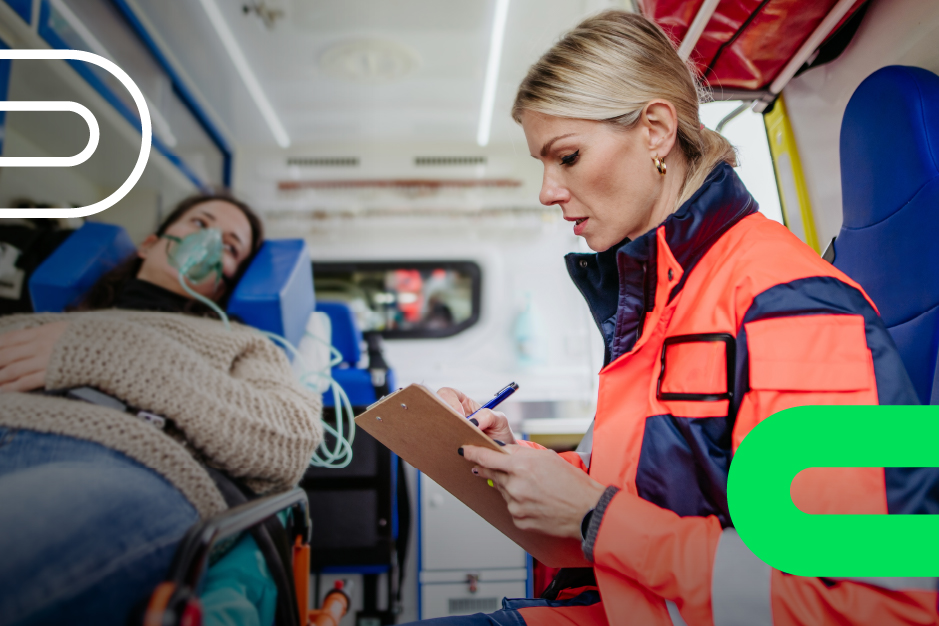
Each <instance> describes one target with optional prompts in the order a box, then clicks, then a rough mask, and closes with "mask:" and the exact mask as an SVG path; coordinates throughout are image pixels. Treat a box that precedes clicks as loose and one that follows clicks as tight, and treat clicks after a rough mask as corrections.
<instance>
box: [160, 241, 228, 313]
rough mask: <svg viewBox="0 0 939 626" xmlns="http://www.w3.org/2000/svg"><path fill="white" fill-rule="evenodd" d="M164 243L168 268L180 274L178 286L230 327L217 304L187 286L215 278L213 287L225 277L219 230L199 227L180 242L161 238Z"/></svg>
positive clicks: (222, 247)
mask: <svg viewBox="0 0 939 626" xmlns="http://www.w3.org/2000/svg"><path fill="white" fill-rule="evenodd" d="M162 237H163V239H166V240H167V244H166V257H167V260H168V261H169V263H170V265H171V266H172V267H174V268H176V269H177V270H178V271H179V284H180V285H182V287H183V289H184V290H185V291H186V293H188V294H189V295H190V296H191V297H192V298H193V299H195V300H198V301H199V302H202V303H203V304H205V305H206V306H208V307H209V308H210V309H212V310H213V311H215V312H216V313H218V316H219V318H220V319H221V320H222V322H224V323H225V327H226V328H230V326H229V323H228V316H227V315H226V314H225V312H224V311H223V310H222V309H221V308H219V306H218V304H216V303H215V302H213V301H212V300H210V299H208V298H206V297H205V296H203V295H201V294H198V293H196V292H195V291H194V290H193V289H192V287H190V286H189V284H187V283H192V284H193V285H201V284H203V283H205V282H207V281H208V280H210V279H212V278H213V276H214V281H215V284H216V285H218V283H219V281H221V280H223V279H224V278H225V276H224V274H223V273H222V251H223V249H224V245H223V244H222V231H220V230H219V229H217V228H202V229H200V230H197V231H196V232H194V233H192V234H190V235H186V236H185V237H183V238H182V239H180V238H179V237H175V236H173V235H162Z"/></svg>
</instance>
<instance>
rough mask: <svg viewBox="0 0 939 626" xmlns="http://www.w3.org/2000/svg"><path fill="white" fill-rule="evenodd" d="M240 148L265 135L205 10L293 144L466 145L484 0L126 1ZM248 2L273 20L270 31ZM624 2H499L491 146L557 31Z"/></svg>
mask: <svg viewBox="0 0 939 626" xmlns="http://www.w3.org/2000/svg"><path fill="white" fill-rule="evenodd" d="M127 2H128V4H129V5H130V6H131V7H132V8H133V9H134V11H135V13H137V14H138V16H139V17H140V18H141V20H142V21H143V22H144V23H145V25H146V26H147V28H148V30H151V31H152V32H154V33H155V34H156V36H157V38H158V39H159V40H160V43H161V48H162V49H164V50H166V51H168V52H169V55H171V56H172V57H174V58H175V61H176V63H175V65H177V66H178V67H181V68H184V71H185V73H186V74H187V76H186V77H185V78H186V79H187V82H189V83H190V84H191V85H193V86H194V87H195V90H196V91H197V92H198V93H199V94H201V95H202V99H203V104H205V106H206V108H207V109H209V110H210V114H211V115H212V117H213V118H214V119H215V121H216V122H217V123H218V125H219V126H220V127H221V128H222V129H223V132H224V133H225V134H227V135H228V137H229V138H230V139H231V140H232V141H233V143H236V144H240V145H246V144H247V145H252V144H253V145H273V144H274V137H273V135H272V131H271V130H270V128H269V125H268V124H267V123H266V122H265V120H264V118H263V117H262V115H261V113H260V108H259V107H258V105H257V103H256V101H255V99H254V98H253V97H252V94H251V93H250V92H249V89H248V88H247V87H246V85H245V82H244V80H243V78H242V77H241V76H240V75H239V73H238V72H237V71H236V67H235V64H234V63H233V60H232V58H231V55H230V53H229V51H228V50H226V48H225V46H224V45H223V43H222V41H221V39H220V37H219V36H218V34H217V32H216V29H215V28H214V25H213V23H212V19H211V17H210V15H209V12H208V11H207V10H206V5H208V4H212V5H214V6H215V7H216V8H217V10H218V12H219V13H220V15H221V17H222V18H223V19H224V22H225V24H226V25H227V27H228V28H229V30H230V32H231V34H232V35H233V38H234V41H235V42H236V43H237V46H238V48H239V49H240V51H241V52H242V54H243V56H244V58H245V59H246V61H247V63H248V65H249V66H250V68H251V70H252V71H253V73H254V75H255V76H256V78H257V80H258V83H259V85H260V88H261V91H262V92H263V93H264V94H265V96H266V98H267V99H268V100H269V102H270V107H271V109H272V110H273V111H274V113H275V114H276V116H277V118H278V119H279V121H280V123H281V124H282V126H283V128H284V129H285V131H286V133H287V135H288V136H289V138H290V143H291V145H292V146H301V145H309V144H318V143H324V142H325V143H335V142H337V141H342V142H381V143H389V142H394V141H404V140H406V141H409V142H465V143H467V144H470V145H472V144H475V143H476V141H475V139H476V134H477V124H478V121H479V117H480V109H481V97H482V92H483V84H484V80H485V75H486V68H487V60H488V54H489V46H490V40H491V38H492V29H493V20H494V13H495V8H496V5H497V2H496V0H471V1H465V0H394V1H389V0H341V1H340V0H267V1H266V2H260V1H258V0H198V1H197V0H193V1H191V2H177V1H173V2H167V1H166V0H127ZM245 6H248V7H251V6H254V7H263V8H265V9H269V10H273V11H277V12H280V16H278V17H276V18H275V19H274V21H273V24H271V25H265V23H264V20H263V19H261V17H260V16H259V15H258V13H257V12H254V11H248V12H246V11H244V7H245ZM628 6H631V0H511V1H510V3H509V9H508V14H507V18H506V22H505V37H504V47H503V53H502V63H501V68H500V72H499V74H498V77H499V80H498V85H497V90H496V99H495V106H494V115H493V122H492V139H491V141H492V142H493V143H510V142H516V143H517V142H518V141H519V139H520V138H521V134H520V131H518V130H517V128H516V125H515V123H514V122H513V121H512V120H511V119H510V117H509V114H508V111H509V108H510V107H511V101H512V97H513V96H514V91H515V87H516V86H517V85H518V83H519V81H520V80H521V79H522V77H523V76H524V74H525V72H526V71H527V69H528V67H529V66H530V65H531V64H532V63H533V62H534V61H535V60H536V59H537V58H538V56H539V55H540V54H541V53H542V52H544V50H546V49H547V48H548V47H549V46H550V45H551V44H552V43H553V42H554V41H555V40H556V39H557V38H558V37H559V36H560V35H561V34H562V33H563V32H564V31H566V30H567V29H569V28H571V27H573V26H575V25H576V24H577V23H578V22H579V21H580V20H581V19H583V18H584V17H585V16H586V15H588V14H590V13H595V12H597V11H599V10H602V9H605V8H610V7H613V8H626V7H628Z"/></svg>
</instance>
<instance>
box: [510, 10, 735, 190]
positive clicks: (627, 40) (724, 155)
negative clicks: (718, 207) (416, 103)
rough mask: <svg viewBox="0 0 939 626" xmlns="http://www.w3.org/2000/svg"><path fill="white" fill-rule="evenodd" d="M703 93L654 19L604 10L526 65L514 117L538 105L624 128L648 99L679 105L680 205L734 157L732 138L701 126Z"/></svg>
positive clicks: (541, 110) (553, 112)
mask: <svg viewBox="0 0 939 626" xmlns="http://www.w3.org/2000/svg"><path fill="white" fill-rule="evenodd" d="M706 97H707V92H706V91H705V90H703V89H702V88H701V87H699V84H698V82H697V81H696V80H695V76H694V74H693V72H692V70H691V69H689V67H688V66H687V65H686V64H685V63H683V62H682V60H681V59H680V58H679V57H678V53H677V52H676V50H675V45H674V43H673V42H672V41H671V39H669V38H668V36H667V35H666V34H665V33H664V32H663V31H662V29H661V28H659V26H658V25H657V24H655V23H654V22H652V21H651V20H649V19H647V18H645V17H643V16H641V15H639V14H636V13H627V12H624V11H606V12H604V13H600V14H599V15H596V16H594V17H591V18H588V19H586V20H584V21H583V22H581V23H580V25H579V26H577V27H576V28H574V29H573V30H572V31H570V32H569V33H567V34H566V35H565V36H564V37H563V38H562V39H561V40H560V41H559V42H557V43H556V44H555V45H554V47H552V48H551V49H550V50H549V51H548V52H546V53H545V54H544V56H542V57H541V58H540V59H539V60H538V62H537V63H535V64H534V65H533V66H532V67H531V69H530V70H528V75H527V76H526V77H525V80H523V81H522V84H521V85H519V88H518V95H517V96H516V97H515V105H514V106H513V107H512V117H513V118H515V121H516V122H519V123H521V115H522V113H523V112H524V111H536V112H539V113H544V114H547V115H553V116H555V117H565V118H576V119H585V120H595V121H603V122H609V123H612V124H616V125H617V126H620V127H623V128H627V129H628V128H632V127H633V126H634V125H635V124H636V123H637V122H638V121H639V116H640V114H641V113H642V109H643V107H645V105H646V104H647V103H648V102H649V101H651V100H653V99H662V100H666V101H668V102H671V103H672V104H673V105H674V106H675V109H676V111H677V112H678V145H679V147H680V148H681V151H682V152H683V153H684V155H685V158H686V159H687V160H688V171H687V174H686V176H685V180H684V183H683V185H682V191H681V193H680V194H679V200H678V206H680V205H681V204H682V203H683V202H685V200H687V199H688V198H689V197H691V195H692V194H693V193H694V192H695V191H696V190H697V189H698V188H699V187H701V185H702V184H703V183H704V179H705V178H707V175H708V174H709V173H710V172H711V170H712V169H714V167H715V166H716V165H717V164H718V163H721V162H724V163H728V164H730V165H732V166H736V164H737V159H736V153H735V152H734V148H733V146H732V145H730V142H728V141H727V140H726V139H724V137H722V136H721V135H720V134H719V133H716V132H714V131H712V130H709V129H707V128H702V127H701V122H700V120H699V118H698V105H699V103H700V102H702V101H706ZM650 167H652V165H651V164H650ZM676 208H677V207H676Z"/></svg>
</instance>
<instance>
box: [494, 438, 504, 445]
mask: <svg viewBox="0 0 939 626" xmlns="http://www.w3.org/2000/svg"><path fill="white" fill-rule="evenodd" d="M493 441H495V442H496V443H497V444H499V445H500V446H504V445H505V444H504V443H502V442H501V441H499V440H498V439H493Z"/></svg>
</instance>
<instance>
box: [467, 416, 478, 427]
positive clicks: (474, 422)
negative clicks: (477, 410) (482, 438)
mask: <svg viewBox="0 0 939 626" xmlns="http://www.w3.org/2000/svg"><path fill="white" fill-rule="evenodd" d="M469 421H471V422H473V426H479V420H478V419H476V418H475V417H471V418H470V420H469Z"/></svg>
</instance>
